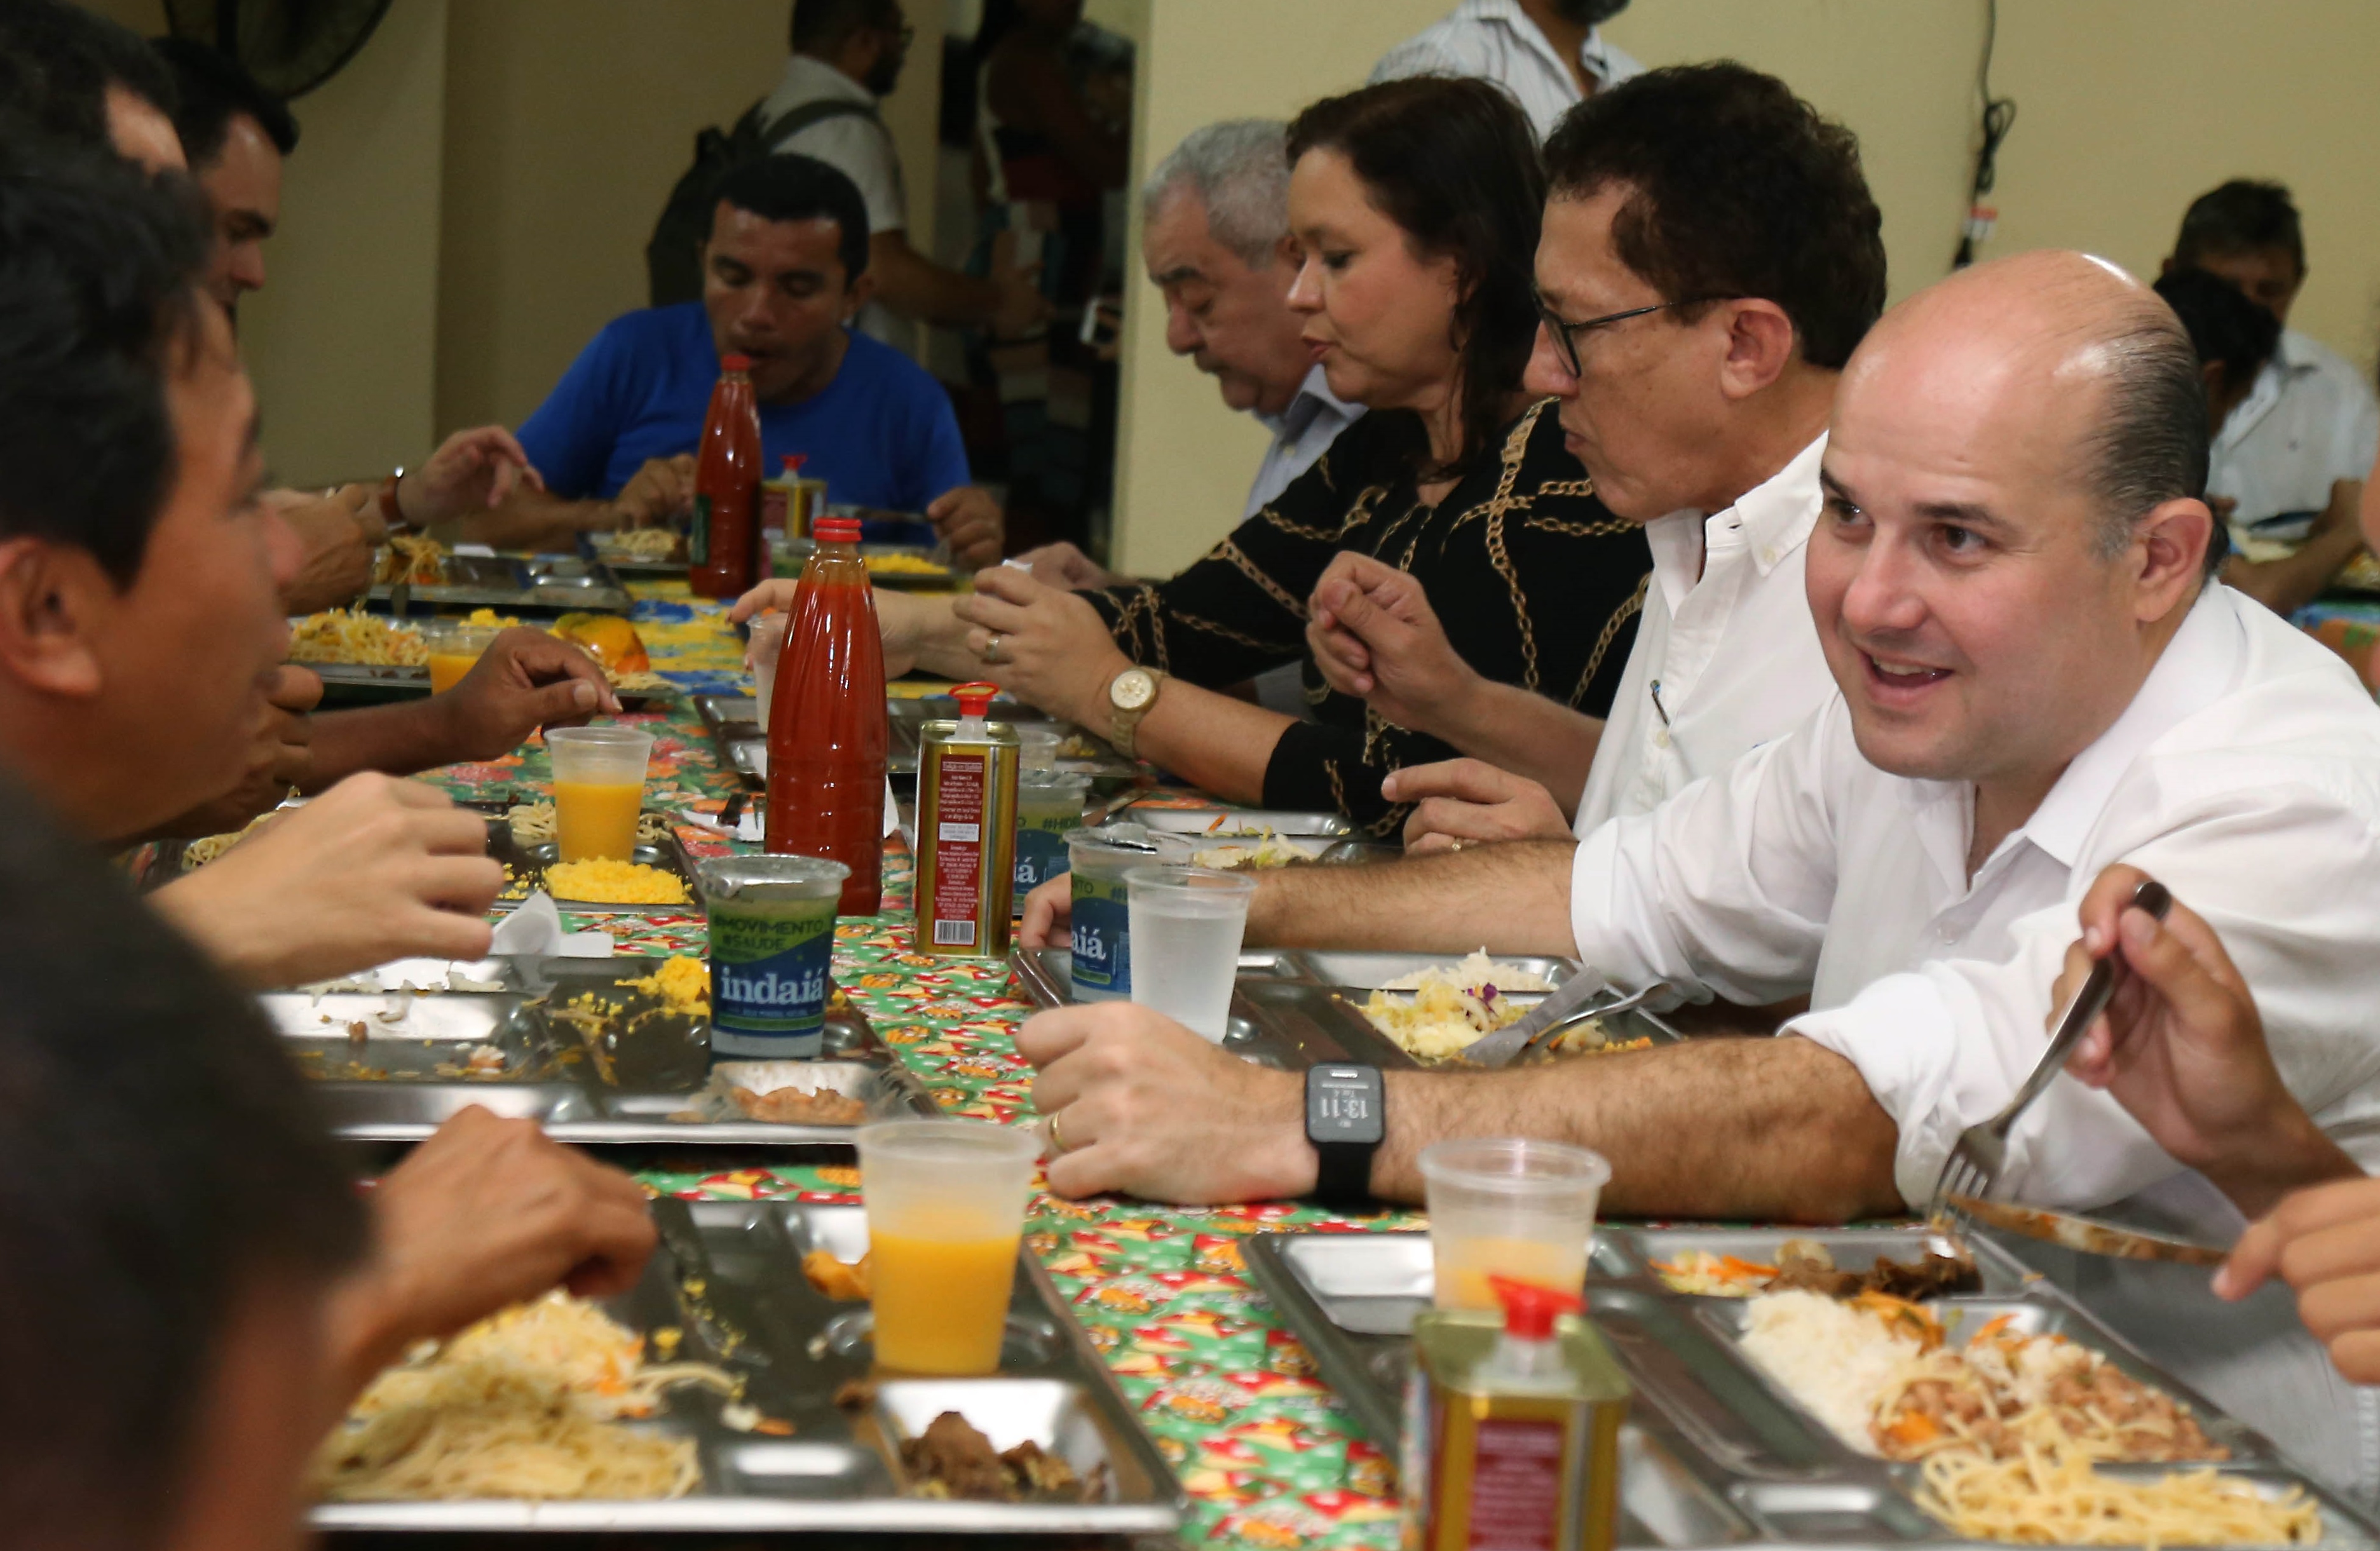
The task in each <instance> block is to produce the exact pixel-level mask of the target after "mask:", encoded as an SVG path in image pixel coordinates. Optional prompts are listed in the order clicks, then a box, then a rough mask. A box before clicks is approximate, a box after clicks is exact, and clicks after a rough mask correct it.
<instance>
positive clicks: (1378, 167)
mask: <svg viewBox="0 0 2380 1551" xmlns="http://www.w3.org/2000/svg"><path fill="white" fill-rule="evenodd" d="M1307 151H1337V152H1338V153H1339V154H1340V155H1342V156H1344V157H1345V158H1347V161H1348V164H1349V165H1351V166H1353V167H1354V169H1355V176H1357V177H1359V178H1361V179H1362V180H1363V183H1364V188H1365V191H1366V193H1368V194H1369V195H1370V196H1371V200H1372V203H1373V204H1374V205H1375V206H1376V207H1378V210H1379V211H1380V212H1381V213H1382V214H1383V215H1386V216H1387V217H1388V218H1389V219H1390V220H1391V221H1393V222H1395V223H1396V224H1398V225H1399V226H1400V227H1402V228H1403V230H1404V234H1405V237H1406V240H1407V241H1409V242H1410V243H1411V244H1412V245H1413V248H1414V251H1415V252H1416V253H1417V254H1419V255H1421V256H1422V257H1424V258H1427V259H1452V260H1453V261H1454V273H1455V285H1456V289H1457V293H1458V298H1457V300H1456V302H1455V305H1454V343H1455V347H1456V349H1457V350H1459V351H1460V352H1461V354H1462V364H1461V370H1462V374H1463V377H1462V386H1463V405H1462V409H1463V417H1462V418H1463V447H1462V450H1461V451H1460V452H1459V453H1457V454H1455V456H1454V458H1453V459H1452V460H1451V462H1450V463H1449V464H1448V465H1447V466H1446V467H1442V468H1438V469H1434V470H1431V471H1430V473H1431V475H1432V476H1433V477H1436V478H1441V479H1443V478H1447V477H1450V476H1452V475H1455V474H1459V473H1461V472H1462V471H1463V469H1464V468H1466V467H1469V466H1470V465H1471V464H1472V463H1473V462H1474V461H1475V460H1476V459H1478V458H1481V457H1492V456H1494V455H1495V454H1496V450H1497V446H1498V438H1497V434H1496V433H1497V432H1498V430H1500V429H1501V428H1502V427H1503V424H1504V422H1505V421H1506V420H1508V419H1510V418H1512V417H1511V413H1510V409H1509V406H1510V405H1511V403H1512V394H1514V393H1515V392H1517V391H1518V390H1519V388H1520V386H1521V372H1522V370H1523V369H1524V368H1525V367H1526V366H1527V365H1528V363H1529V350H1530V347H1531V345H1533V344H1534V343H1535V342H1536V333H1537V304H1536V289H1535V286H1536V260H1537V228H1538V226H1539V225H1540V224H1542V223H1543V221H1544V219H1545V208H1546V176H1545V170H1544V167H1543V166H1542V164H1540V163H1539V162H1538V160H1537V142H1536V135H1535V134H1534V133H1533V132H1532V131H1531V129H1530V127H1529V121H1528V119H1527V118H1526V117H1525V116H1524V115H1523V114H1522V112H1521V110H1520V109H1519V108H1518V107H1516V106H1514V105H1513V103H1512V99H1511V98H1510V97H1508V96H1506V95H1505V94H1504V93H1503V92H1502V91H1500V90H1498V89H1497V88H1495V87H1493V86H1490V85H1488V83H1487V82H1485V81H1478V80H1463V79H1452V78H1448V77H1439V76H1419V77H1415V78H1413V79H1408V80H1392V81H1383V82H1381V83H1380V84H1379V85H1378V86H1367V87H1366V88H1364V89H1363V90H1362V91H1350V92H1348V93H1347V94H1346V95H1345V96H1343V97H1326V98H1324V99H1323V100H1322V101H1321V102H1318V103H1315V104H1314V105H1313V106H1312V107H1309V108H1307V109H1306V110H1305V112H1304V113H1301V114H1299V115H1297V117H1296V119H1295V120H1294V121H1293V122H1292V123H1291V125H1290V127H1289V160H1290V164H1291V165H1293V166H1294V165H1295V164H1296V163H1297V160H1298V158H1299V157H1301V156H1304V155H1305V153H1306V152H1307Z"/></svg>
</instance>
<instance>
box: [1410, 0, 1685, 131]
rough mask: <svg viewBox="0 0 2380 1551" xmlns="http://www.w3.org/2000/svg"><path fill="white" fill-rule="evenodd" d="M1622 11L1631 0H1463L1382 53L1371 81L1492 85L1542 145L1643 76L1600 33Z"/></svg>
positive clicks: (1633, 63) (1626, 57)
mask: <svg viewBox="0 0 2380 1551" xmlns="http://www.w3.org/2000/svg"><path fill="white" fill-rule="evenodd" d="M1627 8H1628V0H1463V4H1461V5H1459V6H1455V7H1454V12H1453V14H1452V15H1451V16H1449V17H1448V18H1446V19H1445V20H1444V21H1441V22H1439V23H1438V24H1437V25H1436V26H1434V27H1431V28H1428V29H1427V30H1424V31H1422V32H1420V33H1417V34H1415V36H1414V37H1411V38H1408V39H1406V40H1405V41H1404V42H1402V43H1399V44H1398V45H1397V46H1396V47H1394V48H1392V49H1390V50H1389V52H1388V53H1386V54H1384V55H1381V56H1380V62H1379V63H1378V64H1377V65H1375V66H1373V67H1372V78H1371V79H1373V80H1375V81H1383V80H1403V79H1405V78H1406V77H1409V76H1473V77H1476V78H1477V79H1481V80H1489V81H1494V82H1495V83H1496V84H1497V85H1499V86H1500V87H1502V88H1503V89H1504V90H1505V91H1509V92H1511V93H1512V100H1513V101H1514V102H1516V103H1520V104H1521V111H1522V112H1523V113H1525V114H1527V115H1529V125H1530V127H1532V128H1534V129H1535V130H1536V133H1537V139H1539V140H1544V139H1547V138H1548V137H1549V136H1551V135H1552V134H1553V132H1554V126H1555V125H1557V124H1559V123H1560V122H1561V115H1563V114H1565V113H1568V112H1569V111H1570V110H1571V109H1572V108H1573V107H1574V106H1576V105H1577V104H1578V103H1580V102H1581V101H1582V100H1584V99H1585V98H1587V97H1591V96H1593V95H1594V94H1595V93H1596V92H1597V91H1601V90H1603V89H1604V88H1605V87H1608V86H1617V85H1619V84H1620V83H1621V81H1623V80H1626V79H1629V78H1630V77H1632V76H1635V75H1639V74H1641V73H1643V71H1644V68H1645V67H1644V66H1642V65H1640V64H1638V63H1637V62H1636V61H1635V60H1633V59H1632V58H1630V57H1629V56H1628V55H1625V54H1623V53H1621V51H1620V50H1619V49H1617V48H1614V47H1613V46H1612V45H1611V44H1610V42H1608V41H1606V39H1605V38H1604V36H1603V31H1602V27H1603V23H1605V22H1607V21H1609V20H1610V19H1611V18H1613V17H1616V16H1618V15H1619V14H1620V13H1621V12H1622V11H1624V10H1626V9H1627Z"/></svg>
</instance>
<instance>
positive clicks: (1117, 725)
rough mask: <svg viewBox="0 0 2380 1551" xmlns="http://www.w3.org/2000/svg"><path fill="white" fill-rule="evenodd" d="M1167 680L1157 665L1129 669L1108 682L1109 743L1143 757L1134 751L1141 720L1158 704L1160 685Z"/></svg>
mask: <svg viewBox="0 0 2380 1551" xmlns="http://www.w3.org/2000/svg"><path fill="white" fill-rule="evenodd" d="M1164 681H1165V674H1164V673H1162V672H1161V671H1160V670H1158V669H1155V668H1126V669H1125V670H1124V671H1123V673H1118V674H1117V675H1116V676H1115V677H1114V678H1111V679H1110V680H1109V681H1108V742H1109V743H1111V744H1113V745H1115V751H1116V752H1117V753H1118V754H1121V755H1123V757H1125V758H1127V759H1136V758H1138V757H1139V756H1138V755H1137V754H1135V753H1134V752H1133V746H1132V745H1133V741H1134V738H1135V735H1136V734H1137V733H1139V731H1140V719H1141V718H1142V717H1144V716H1147V714H1148V708H1149V707H1151V706H1153V705H1155V704H1157V689H1158V685H1160V684H1162V683H1164Z"/></svg>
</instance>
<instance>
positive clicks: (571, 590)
mask: <svg viewBox="0 0 2380 1551" xmlns="http://www.w3.org/2000/svg"><path fill="white" fill-rule="evenodd" d="M440 565H441V566H442V567H443V571H444V574H445V577H446V579H445V580H444V581H443V582H441V583H439V584H438V585H436V586H434V587H432V586H423V585H421V584H419V583H415V584H413V585H412V586H410V587H409V588H407V592H408V596H409V598H410V600H411V601H412V602H414V603H427V604H431V605H433V606H435V605H441V604H443V605H447V606H450V607H463V608H472V609H507V610H512V611H515V612H521V613H553V614H566V613H580V612H589V613H609V614H625V613H626V612H628V609H629V606H630V605H631V604H632V603H634V602H635V600H634V599H632V598H630V597H629V596H628V591H627V588H624V587H622V586H621V585H620V578H619V577H618V576H615V575H613V571H612V568H611V567H610V566H608V565H605V564H603V563H601V562H600V561H592V560H584V559H581V558H580V557H578V556H577V555H561V554H493V555H482V554H450V555H447V556H445V557H444V558H443V560H442V561H441V562H440ZM405 585H406V584H403V583H391V582H380V583H376V584H375V585H374V586H373V587H372V589H371V591H370V593H369V594H367V596H368V597H369V598H370V600H371V601H372V602H374V603H377V604H379V605H381V606H382V607H383V608H386V607H389V606H390V605H391V603H392V600H394V599H395V596H396V590H397V588H399V587H401V586H405Z"/></svg>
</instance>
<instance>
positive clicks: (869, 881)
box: [767, 517, 892, 915]
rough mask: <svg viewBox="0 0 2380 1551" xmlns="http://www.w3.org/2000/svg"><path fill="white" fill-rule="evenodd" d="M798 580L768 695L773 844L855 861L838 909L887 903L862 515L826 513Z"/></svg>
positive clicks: (886, 733) (881, 728) (887, 732)
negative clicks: (773, 686)
mask: <svg viewBox="0 0 2380 1551" xmlns="http://www.w3.org/2000/svg"><path fill="white" fill-rule="evenodd" d="M815 534H816V537H817V539H818V548H817V549H816V550H815V551H812V552H811V554H810V557H809V559H808V561H807V563H804V565H803V566H802V576H801V581H800V582H799V583H798V584H797V585H796V586H795V589H794V607H793V622H792V623H791V624H788V625H787V626H786V627H785V646H784V652H783V656H781V657H779V658H778V660H777V687H776V690H775V692H774V693H773V694H772V696H771V703H770V706H769V834H768V842H767V844H768V849H769V850H770V851H771V852H773V853H775V854H778V855H781V856H819V857H823V858H825V859H826V860H827V861H830V862H841V863H842V864H843V865H844V866H847V867H849V868H850V869H851V876H850V877H849V878H846V879H844V885H843V903H842V906H841V914H843V915H875V914H876V912H877V909H878V907H879V906H880V904H881V903H883V892H884V891H883V870H884V792H885V786H884V759H885V753H886V749H887V747H888V745H890V744H891V742H892V726H891V722H890V719H889V718H888V716H887V713H886V710H885V706H884V643H883V640H882V638H881V637H880V636H879V635H878V634H877V624H876V595H875V593H874V591H873V590H871V589H870V588H869V586H868V563H867V562H866V561H864V560H862V559H861V558H860V556H859V519H858V518H856V517H821V518H820V519H819V521H818V523H817V525H816V529H815Z"/></svg>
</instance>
